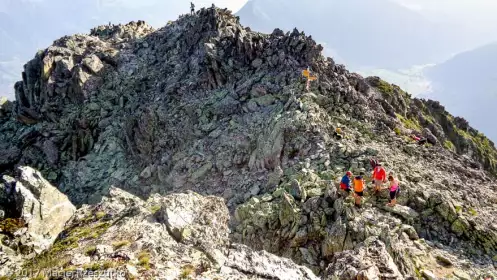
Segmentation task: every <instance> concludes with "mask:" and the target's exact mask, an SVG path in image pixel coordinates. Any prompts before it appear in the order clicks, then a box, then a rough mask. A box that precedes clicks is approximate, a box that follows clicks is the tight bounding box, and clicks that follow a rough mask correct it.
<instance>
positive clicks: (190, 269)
mask: <svg viewBox="0 0 497 280" xmlns="http://www.w3.org/2000/svg"><path fill="white" fill-rule="evenodd" d="M228 213H229V212H228V208H227V207H226V205H225V204H224V203H223V201H222V199H220V198H217V197H213V196H211V197H204V196H201V195H199V194H197V193H194V192H188V193H181V194H172V195H168V196H161V195H158V194H156V195H153V196H152V197H150V198H149V199H148V200H147V201H143V200H141V199H140V198H138V197H136V196H133V195H131V194H129V193H126V192H124V191H122V190H120V189H118V188H115V187H111V188H110V190H109V195H108V196H106V197H104V198H103V199H102V201H101V202H100V203H99V204H97V205H94V206H89V205H85V206H83V207H82V208H80V209H78V210H77V212H76V213H75V215H74V217H73V218H72V219H71V220H70V221H69V222H68V224H67V226H66V228H65V230H64V234H62V235H60V236H59V237H58V239H57V240H56V242H55V244H54V246H53V247H52V248H50V249H49V250H47V251H46V252H44V253H43V255H40V256H38V257H35V259H33V260H31V261H28V262H27V263H26V264H25V268H28V269H35V270H37V271H40V272H41V273H42V274H43V273H45V274H48V273H49V271H53V270H54V269H55V270H57V269H63V268H65V269H66V271H76V270H78V269H89V268H96V267H98V268H99V269H100V270H102V271H106V272H109V273H110V272H111V271H113V270H119V271H127V274H128V277H136V278H139V279H148V278H152V279H153V278H158V277H166V279H178V278H185V277H189V278H190V279H267V278H268V277H270V278H274V279H303V280H304V279H318V278H317V277H316V276H315V275H314V274H313V273H312V272H311V271H310V270H309V269H308V268H306V267H303V266H299V265H296V264H294V263H293V262H292V261H290V260H288V259H284V258H280V257H278V256H275V255H273V254H270V253H267V252H265V251H261V252H257V251H254V250H252V249H251V248H249V247H246V246H243V245H240V244H236V243H233V244H229V243H228V242H227V241H228V239H227V236H228V232H229V230H228ZM54 258H57V260H58V261H51V262H47V261H46V260H50V259H54ZM41 260H43V261H41ZM68 264H70V266H69V267H67V265H68Z"/></svg>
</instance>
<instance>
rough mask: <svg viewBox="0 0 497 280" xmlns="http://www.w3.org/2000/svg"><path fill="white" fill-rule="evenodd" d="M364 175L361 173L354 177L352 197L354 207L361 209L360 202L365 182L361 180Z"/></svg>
mask: <svg viewBox="0 0 497 280" xmlns="http://www.w3.org/2000/svg"><path fill="white" fill-rule="evenodd" d="M363 176H364V173H363V172H361V173H360V174H359V176H355V177H354V197H355V206H356V207H359V208H360V207H361V200H362V197H363V196H364V186H365V185H366V181H365V180H364V178H363Z"/></svg>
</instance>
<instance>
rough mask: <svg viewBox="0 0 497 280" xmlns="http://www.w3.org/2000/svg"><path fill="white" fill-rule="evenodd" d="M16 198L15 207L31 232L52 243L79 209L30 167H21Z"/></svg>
mask: <svg viewBox="0 0 497 280" xmlns="http://www.w3.org/2000/svg"><path fill="white" fill-rule="evenodd" d="M13 200H14V201H15V204H16V211H17V212H18V213H19V214H20V216H21V217H22V218H23V219H24V220H25V221H26V223H27V225H28V232H29V233H32V234H35V235H38V236H40V237H41V238H42V239H44V238H46V239H48V241H49V243H51V242H53V240H55V238H56V237H57V235H58V234H59V233H60V232H61V231H62V229H63V228H64V226H65V223H66V222H67V221H68V220H69V219H70V218H71V217H72V215H73V214H74V212H75V211H76V207H74V205H73V204H72V203H71V201H69V199H68V198H67V196H66V195H64V194H62V193H60V192H59V191H58V190H57V188H55V187H53V186H52V185H50V183H49V182H48V181H47V180H45V179H44V178H43V177H42V176H41V174H40V173H39V172H38V171H36V170H34V169H32V168H30V167H19V180H18V182H17V184H16V186H15V190H14V193H13Z"/></svg>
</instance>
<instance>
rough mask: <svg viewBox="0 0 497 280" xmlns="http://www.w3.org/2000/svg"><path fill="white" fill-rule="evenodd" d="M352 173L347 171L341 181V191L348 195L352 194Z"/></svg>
mask: <svg viewBox="0 0 497 280" xmlns="http://www.w3.org/2000/svg"><path fill="white" fill-rule="evenodd" d="M351 178H352V172H350V171H347V173H345V175H344V176H343V177H342V180H341V181H340V189H342V190H344V191H346V192H347V194H350V191H351V190H352V184H351V183H352V182H351V180H350V179H351Z"/></svg>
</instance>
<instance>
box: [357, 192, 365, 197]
mask: <svg viewBox="0 0 497 280" xmlns="http://www.w3.org/2000/svg"><path fill="white" fill-rule="evenodd" d="M355 194H356V195H357V196H364V192H355Z"/></svg>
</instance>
